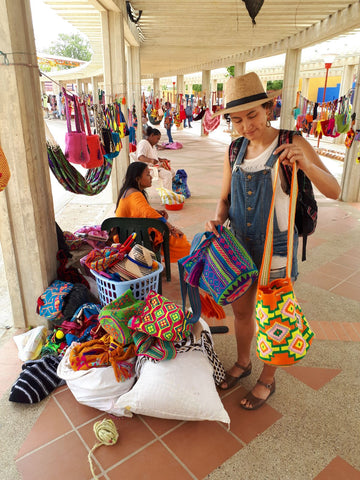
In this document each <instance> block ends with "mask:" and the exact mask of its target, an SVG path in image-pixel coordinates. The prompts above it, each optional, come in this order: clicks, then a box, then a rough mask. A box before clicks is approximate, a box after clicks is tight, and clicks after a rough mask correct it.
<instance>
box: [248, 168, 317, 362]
mask: <svg viewBox="0 0 360 480" xmlns="http://www.w3.org/2000/svg"><path fill="white" fill-rule="evenodd" d="M296 170H297V168H296V165H294V166H293V172H292V178H291V191H290V214H289V225H288V243H287V262H286V278H279V279H276V280H273V281H272V282H270V283H269V278H270V266H271V260H272V243H273V229H274V205H275V194H274V195H273V198H272V202H271V207H270V213H269V219H268V225H267V231H266V240H265V246H264V255H263V259H262V264H261V269H260V273H259V282H258V291H257V302H256V323H257V338H256V340H257V355H258V357H259V358H260V360H262V361H263V362H265V363H268V364H270V365H273V366H282V367H284V366H289V365H293V364H294V363H296V362H298V361H299V360H301V359H302V358H304V356H305V355H306V352H307V351H308V349H309V347H310V345H311V342H312V340H313V337H314V333H313V332H312V330H311V328H310V326H309V324H308V322H307V320H306V318H305V316H304V314H303V313H302V310H301V308H300V305H299V304H298V302H297V299H296V296H295V294H294V292H293V287H292V284H291V267H292V262H291V259H292V256H293V243H294V234H293V232H294V225H295V209H296V197H297V190H298V187H297V172H296ZM278 174H279V162H277V166H276V172H275V185H274V192H275V191H276V188H275V187H276V181H277V180H278Z"/></svg>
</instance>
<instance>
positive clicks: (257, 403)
mask: <svg viewBox="0 0 360 480" xmlns="http://www.w3.org/2000/svg"><path fill="white" fill-rule="evenodd" d="M257 383H260V385H263V386H264V387H266V388H267V389H268V390H269V395H268V396H267V397H266V398H258V397H255V395H253V394H252V393H251V392H249V393H248V394H247V395H246V396H245V397H244V399H245V400H246V401H247V402H250V405H251V406H250V407H247V406H246V404H245V405H243V404H242V403H240V407H242V408H245V410H257V409H258V408H260V407H261V406H262V405H264V403H266V402H267V401H268V399H269V397H270V396H271V395H272V394H273V393H274V392H275V378H274V381H273V382H272V383H264V382H262V381H261V380H258V381H257Z"/></svg>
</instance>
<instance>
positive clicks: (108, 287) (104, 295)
mask: <svg viewBox="0 0 360 480" xmlns="http://www.w3.org/2000/svg"><path fill="white" fill-rule="evenodd" d="M162 271H163V266H162V265H161V264H160V263H158V268H157V270H155V272H152V273H149V275H144V276H143V277H140V278H135V279H134V280H127V281H123V282H121V281H120V282H119V281H116V280H111V279H110V278H106V277H104V276H103V275H100V274H99V273H98V272H95V270H91V273H92V274H93V275H94V277H95V279H96V285H97V289H98V293H99V299H100V303H101V305H103V306H104V305H107V304H108V303H110V302H112V301H113V300H115V298H118V297H120V295H122V294H123V293H125V292H126V291H127V290H129V288H131V290H132V293H133V295H134V297H135V298H137V299H139V300H144V299H145V297H146V296H147V294H148V293H149V292H150V290H154V291H155V292H157V291H158V286H159V277H160V274H161V272H162Z"/></svg>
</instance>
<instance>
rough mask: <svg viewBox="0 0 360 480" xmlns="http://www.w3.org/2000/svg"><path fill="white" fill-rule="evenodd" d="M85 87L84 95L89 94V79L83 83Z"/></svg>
mask: <svg viewBox="0 0 360 480" xmlns="http://www.w3.org/2000/svg"><path fill="white" fill-rule="evenodd" d="M83 87H84V93H86V94H88V93H89V84H88V79H87V78H86V79H85V80H84V83H83Z"/></svg>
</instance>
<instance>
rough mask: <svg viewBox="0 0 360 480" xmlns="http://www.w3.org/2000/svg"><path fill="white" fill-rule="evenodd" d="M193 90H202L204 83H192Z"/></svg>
mask: <svg viewBox="0 0 360 480" xmlns="http://www.w3.org/2000/svg"><path fill="white" fill-rule="evenodd" d="M192 89H193V92H198V93H199V92H201V90H202V84H201V83H193V85H192Z"/></svg>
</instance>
